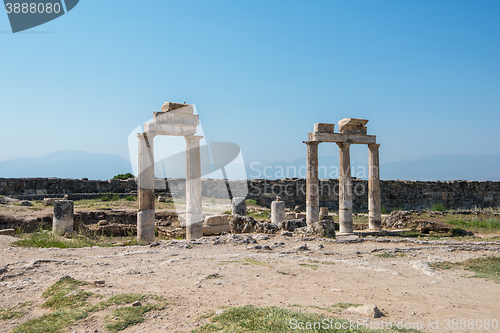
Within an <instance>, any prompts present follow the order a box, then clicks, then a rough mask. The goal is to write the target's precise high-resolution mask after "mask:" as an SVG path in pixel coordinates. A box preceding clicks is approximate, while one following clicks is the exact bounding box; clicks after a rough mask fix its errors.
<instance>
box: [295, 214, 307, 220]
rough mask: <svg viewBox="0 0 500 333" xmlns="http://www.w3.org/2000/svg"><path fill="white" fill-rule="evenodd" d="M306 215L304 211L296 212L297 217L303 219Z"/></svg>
mask: <svg viewBox="0 0 500 333" xmlns="http://www.w3.org/2000/svg"><path fill="white" fill-rule="evenodd" d="M306 216H307V214H306V213H297V219H305V218H306Z"/></svg>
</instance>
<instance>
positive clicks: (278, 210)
mask: <svg viewBox="0 0 500 333" xmlns="http://www.w3.org/2000/svg"><path fill="white" fill-rule="evenodd" d="M285 220H286V214H285V202H284V201H273V202H271V223H274V224H277V225H281V222H283V221H285Z"/></svg>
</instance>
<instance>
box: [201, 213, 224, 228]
mask: <svg viewBox="0 0 500 333" xmlns="http://www.w3.org/2000/svg"><path fill="white" fill-rule="evenodd" d="M229 217H230V215H228V214H223V215H215V216H207V217H206V218H205V221H203V225H206V226H216V225H229Z"/></svg>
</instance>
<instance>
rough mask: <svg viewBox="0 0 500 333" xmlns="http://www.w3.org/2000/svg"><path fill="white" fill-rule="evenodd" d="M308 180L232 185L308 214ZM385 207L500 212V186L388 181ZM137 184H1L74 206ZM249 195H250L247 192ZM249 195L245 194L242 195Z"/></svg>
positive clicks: (327, 197) (174, 186)
mask: <svg viewBox="0 0 500 333" xmlns="http://www.w3.org/2000/svg"><path fill="white" fill-rule="evenodd" d="M305 183H306V181H305V179H298V178H293V179H277V180H265V179H251V180H248V181H229V182H228V184H229V186H230V188H231V190H232V192H233V195H234V196H240V195H241V194H242V192H245V191H246V189H248V194H247V195H246V196H247V198H248V199H254V200H256V201H257V202H259V203H260V204H261V205H263V206H266V207H270V205H271V202H272V201H273V200H274V198H275V197H276V196H277V195H279V196H281V198H282V200H283V201H285V203H286V206H287V207H289V208H293V207H295V206H297V205H298V206H301V207H302V208H303V209H304V208H305V200H306V197H305V191H306V187H305ZM380 187H381V200H382V206H384V207H385V208H386V209H387V210H392V209H395V208H401V209H405V210H411V209H416V210H422V209H426V208H429V207H431V206H432V205H433V204H435V203H442V204H443V205H444V206H445V208H446V209H474V208H476V207H477V208H486V207H498V206H500V182H491V181H485V182H477V181H445V182H440V181H402V180H383V181H381V184H380ZM155 188H156V192H157V193H171V194H172V195H173V196H182V195H184V194H185V191H186V183H185V180H184V179H180V178H175V179H168V180H167V181H166V180H165V179H156V180H155ZM338 188H339V186H338V180H336V179H331V180H322V181H320V188H319V191H320V197H319V200H320V206H321V207H328V208H329V209H331V210H336V209H338V190H339V189H338ZM352 188H353V211H354V212H366V211H367V210H368V182H367V181H365V180H358V179H353V180H352ZM136 190H137V185H136V182H135V179H129V180H111V181H101V180H86V179H82V180H80V179H60V178H0V195H6V196H11V197H14V198H18V199H24V200H41V199H43V198H45V197H62V196H63V195H64V194H68V195H69V196H70V199H71V200H78V199H90V198H95V197H97V196H98V195H101V194H102V195H104V194H107V193H118V194H119V195H120V196H121V197H123V196H126V195H130V194H132V195H133V194H135V193H136ZM244 190H245V191H244ZM243 195H244V194H243ZM202 196H204V197H209V198H210V197H213V198H228V193H227V189H226V181H224V180H218V179H202Z"/></svg>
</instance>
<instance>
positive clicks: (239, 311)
mask: <svg viewBox="0 0 500 333" xmlns="http://www.w3.org/2000/svg"><path fill="white" fill-rule="evenodd" d="M211 321H212V323H210V324H206V325H203V326H201V327H199V328H197V329H195V330H193V331H192V333H207V332H219V333H230V332H247V333H282V332H295V331H298V330H299V329H298V326H294V323H295V324H297V323H299V322H302V323H303V324H304V330H307V332H315V333H324V332H325V333H326V332H340V333H343V332H353V331H352V330H349V329H335V323H337V327H338V325H340V326H341V325H342V323H346V324H344V326H347V327H349V324H348V323H349V322H348V321H345V320H340V319H336V318H329V317H324V316H320V315H318V314H316V313H307V312H296V311H291V310H287V309H282V308H278V307H275V306H273V307H255V306H253V305H246V306H242V307H234V308H229V309H227V310H226V311H224V312H223V313H221V314H219V315H215V316H213V317H212V318H211ZM323 321H324V322H327V323H328V325H329V327H328V328H326V327H325V326H323V325H322V322H323ZM306 323H309V325H311V326H310V327H307V326H306ZM330 325H332V326H330ZM322 326H323V327H322ZM294 327H295V328H294ZM301 331H302V330H301ZM355 331H356V332H362V333H365V332H381V331H380V330H368V329H365V328H363V327H360V328H356V330H355ZM398 332H405V333H406V332H408V333H409V332H418V331H416V330H405V329H403V330H398Z"/></svg>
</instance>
